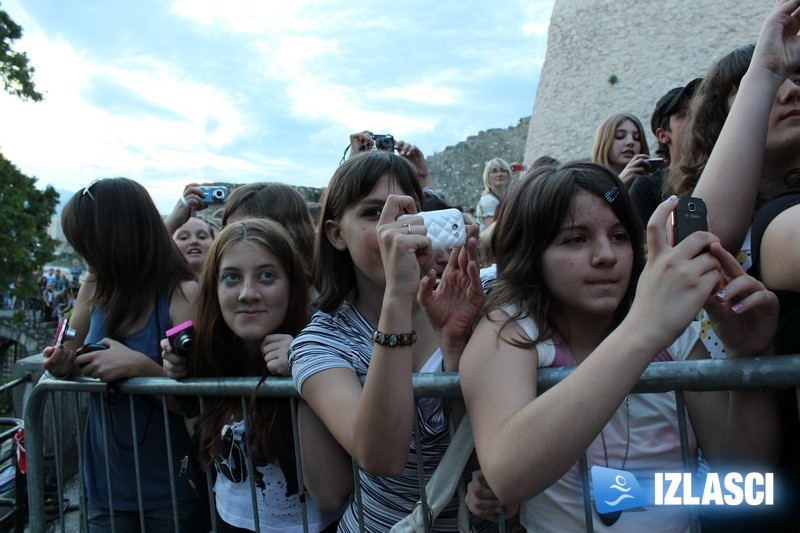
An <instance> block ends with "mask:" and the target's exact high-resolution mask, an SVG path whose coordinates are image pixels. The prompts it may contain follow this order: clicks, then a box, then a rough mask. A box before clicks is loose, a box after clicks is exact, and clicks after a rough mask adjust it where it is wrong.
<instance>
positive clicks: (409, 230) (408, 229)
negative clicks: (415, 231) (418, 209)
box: [406, 224, 411, 235]
mask: <svg viewBox="0 0 800 533" xmlns="http://www.w3.org/2000/svg"><path fill="white" fill-rule="evenodd" d="M406 233H408V234H409V235H410V234H411V224H406Z"/></svg>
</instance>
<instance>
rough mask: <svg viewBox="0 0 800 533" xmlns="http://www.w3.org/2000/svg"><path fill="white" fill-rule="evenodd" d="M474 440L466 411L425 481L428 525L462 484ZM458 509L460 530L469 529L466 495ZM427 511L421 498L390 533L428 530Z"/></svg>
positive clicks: (462, 531)
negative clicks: (426, 527) (437, 462)
mask: <svg viewBox="0 0 800 533" xmlns="http://www.w3.org/2000/svg"><path fill="white" fill-rule="evenodd" d="M474 447H475V443H474V441H473V440H472V426H471V425H470V422H469V417H468V416H467V415H464V418H463V419H461V423H460V424H459V425H458V429H457V430H456V432H455V434H454V435H453V438H452V439H450V445H449V446H448V447H447V450H446V451H445V452H444V455H443V456H442V460H441V462H440V463H439V465H438V466H437V467H436V470H435V471H434V472H433V475H432V476H431V478H430V480H428V483H427V485H425V495H426V498H427V504H428V526H429V527H432V526H433V522H434V521H435V520H436V517H437V516H439V513H441V512H442V510H443V509H444V508H445V507H446V506H447V504H448V503H450V502H451V501H452V499H453V495H454V494H455V493H456V490H457V489H458V488H459V486H460V485H461V475H462V474H463V472H464V467H465V466H466V465H467V460H469V456H470V455H471V454H472V450H473V448H474ZM459 499H460V505H459V509H458V531H459V532H460V533H469V532H470V518H469V511H468V510H467V506H466V504H465V503H464V498H463V496H461V497H460V498H459ZM424 513H425V511H424V509H423V506H422V502H421V501H419V502H417V503H416V504H415V505H414V508H413V509H412V510H411V513H410V514H409V515H407V516H406V517H405V518H403V519H402V520H400V521H399V522H397V523H396V524H395V525H394V526H392V529H391V533H425V532H426V531H428V530H426V529H425V514H424Z"/></svg>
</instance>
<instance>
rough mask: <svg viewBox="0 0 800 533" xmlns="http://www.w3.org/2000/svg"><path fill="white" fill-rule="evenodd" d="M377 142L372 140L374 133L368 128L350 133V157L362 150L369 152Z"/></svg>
mask: <svg viewBox="0 0 800 533" xmlns="http://www.w3.org/2000/svg"><path fill="white" fill-rule="evenodd" d="M374 144H375V142H374V141H373V140H372V133H370V132H368V131H367V130H364V131H360V132H358V133H351V134H350V157H353V156H354V155H358V154H360V153H362V152H369V151H370V150H372V146H373V145H374Z"/></svg>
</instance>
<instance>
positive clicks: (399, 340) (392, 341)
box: [372, 329, 417, 348]
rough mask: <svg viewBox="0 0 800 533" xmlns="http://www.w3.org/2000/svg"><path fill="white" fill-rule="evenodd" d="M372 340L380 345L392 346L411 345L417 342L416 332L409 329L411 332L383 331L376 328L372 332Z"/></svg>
mask: <svg viewBox="0 0 800 533" xmlns="http://www.w3.org/2000/svg"><path fill="white" fill-rule="evenodd" d="M372 341H373V342H374V343H375V344H380V345H381V346H388V347H390V348H394V347H395V346H411V345H412V344H414V343H415V342H417V332H416V331H414V330H411V333H384V332H382V331H378V330H377V329H376V330H375V331H373V332H372Z"/></svg>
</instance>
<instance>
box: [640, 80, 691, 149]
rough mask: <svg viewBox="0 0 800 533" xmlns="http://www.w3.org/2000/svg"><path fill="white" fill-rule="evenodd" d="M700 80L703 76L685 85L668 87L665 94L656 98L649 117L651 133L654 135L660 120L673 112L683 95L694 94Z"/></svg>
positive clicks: (688, 96) (689, 96) (689, 95)
mask: <svg viewBox="0 0 800 533" xmlns="http://www.w3.org/2000/svg"><path fill="white" fill-rule="evenodd" d="M701 81H703V78H695V79H693V80H692V81H690V82H689V83H687V84H686V87H675V88H674V89H670V90H669V91H668V92H667V94H665V95H664V96H662V97H661V98H660V99H659V100H658V103H657V104H656V108H655V110H654V111H653V115H652V116H651V117H650V130H652V132H653V135H655V134H656V130H657V129H658V128H659V127H661V126H660V124H661V122H662V121H663V120H664V119H665V118H668V117H669V116H670V115H672V114H674V113H675V111H676V109H677V108H678V104H680V103H681V100H683V98H684V97H687V98H691V97H692V95H694V91H695V90H696V89H697V86H698V85H699V84H700V82H701Z"/></svg>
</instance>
